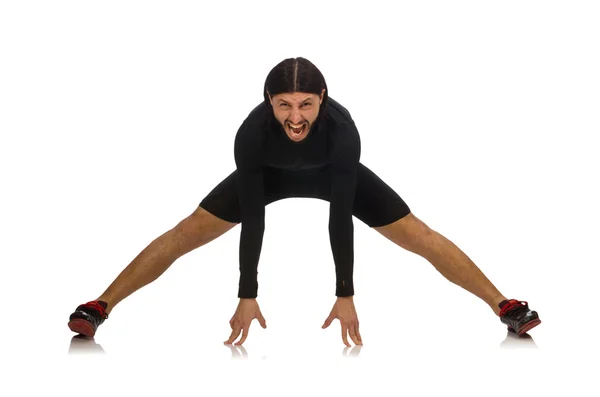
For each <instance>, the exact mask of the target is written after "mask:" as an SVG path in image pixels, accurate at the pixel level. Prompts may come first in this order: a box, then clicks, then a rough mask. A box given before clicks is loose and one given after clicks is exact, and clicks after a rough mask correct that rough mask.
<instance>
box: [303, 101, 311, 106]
mask: <svg viewBox="0 0 600 397" xmlns="http://www.w3.org/2000/svg"><path fill="white" fill-rule="evenodd" d="M302 106H310V102H307V103H303V104H302Z"/></svg>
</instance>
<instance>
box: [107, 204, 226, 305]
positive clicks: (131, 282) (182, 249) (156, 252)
mask: <svg viewBox="0 0 600 397" xmlns="http://www.w3.org/2000/svg"><path fill="white" fill-rule="evenodd" d="M235 225H237V223H230V222H226V221H224V220H222V219H219V218H217V217H216V216H214V215H212V214H211V213H209V212H207V211H206V210H205V209H203V208H202V207H198V208H197V209H196V210H195V211H194V212H193V213H192V214H191V215H190V216H188V217H187V218H185V219H184V220H182V221H181V222H179V224H177V226H175V227H174V228H173V229H171V230H169V231H168V232H166V233H164V234H163V235H161V236H160V237H158V238H156V239H155V240H154V241H152V242H151V243H150V245H148V246H147V247H146V248H144V250H143V251H142V252H140V253H139V255H138V256H137V257H136V258H135V259H134V260H133V261H132V262H131V263H130V264H129V265H128V266H127V267H126V268H125V269H124V270H123V271H122V272H121V274H119V276H118V277H117V278H116V279H115V281H113V282H112V284H111V285H110V286H109V287H108V288H107V289H106V291H105V292H104V293H103V294H102V295H100V297H98V298H97V300H101V301H104V302H106V303H107V304H108V307H107V309H106V311H107V313H109V312H110V311H111V310H112V308H113V307H115V306H116V305H117V304H118V303H119V302H121V301H122V300H123V299H125V298H127V297H128V296H129V295H131V294H132V293H134V292H135V291H137V290H138V289H140V288H142V287H143V286H145V285H147V284H149V283H151V282H152V281H154V280H156V279H157V278H158V277H159V276H160V275H161V274H163V273H164V272H165V271H166V270H167V269H168V268H169V266H171V265H172V264H173V262H175V260H177V259H178V258H179V257H181V256H183V255H184V254H186V253H188V252H190V251H192V250H194V249H196V248H198V247H201V246H202V245H204V244H206V243H208V242H210V241H212V240H214V239H215V238H217V237H219V236H221V235H222V234H224V233H225V232H227V231H228V230H230V229H231V228H233V227H234V226H235Z"/></svg>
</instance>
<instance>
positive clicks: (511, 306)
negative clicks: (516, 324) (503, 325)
mask: <svg viewBox="0 0 600 397" xmlns="http://www.w3.org/2000/svg"><path fill="white" fill-rule="evenodd" d="M517 306H527V302H526V301H519V300H516V299H510V300H509V301H508V303H507V304H506V305H504V307H503V308H502V309H500V314H499V316H500V317H502V316H504V315H505V314H506V313H507V312H508V311H509V310H511V309H514V308H515V307H517Z"/></svg>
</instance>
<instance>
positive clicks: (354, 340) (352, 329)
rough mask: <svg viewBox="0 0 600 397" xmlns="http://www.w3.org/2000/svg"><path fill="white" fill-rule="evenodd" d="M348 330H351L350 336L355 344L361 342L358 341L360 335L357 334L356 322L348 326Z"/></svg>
mask: <svg viewBox="0 0 600 397" xmlns="http://www.w3.org/2000/svg"><path fill="white" fill-rule="evenodd" d="M348 331H349V332H350V338H351V339H352V342H354V344H355V345H358V344H360V342H359V341H358V336H357V335H356V324H351V325H350V326H349V327H348Z"/></svg>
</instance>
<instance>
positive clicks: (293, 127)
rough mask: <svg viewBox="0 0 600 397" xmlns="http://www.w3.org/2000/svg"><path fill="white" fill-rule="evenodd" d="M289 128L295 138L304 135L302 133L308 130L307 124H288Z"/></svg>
mask: <svg viewBox="0 0 600 397" xmlns="http://www.w3.org/2000/svg"><path fill="white" fill-rule="evenodd" d="M288 128H289V130H290V131H291V132H292V134H293V135H294V136H299V135H302V133H303V132H304V131H305V130H306V124H305V123H304V124H292V123H288Z"/></svg>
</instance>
